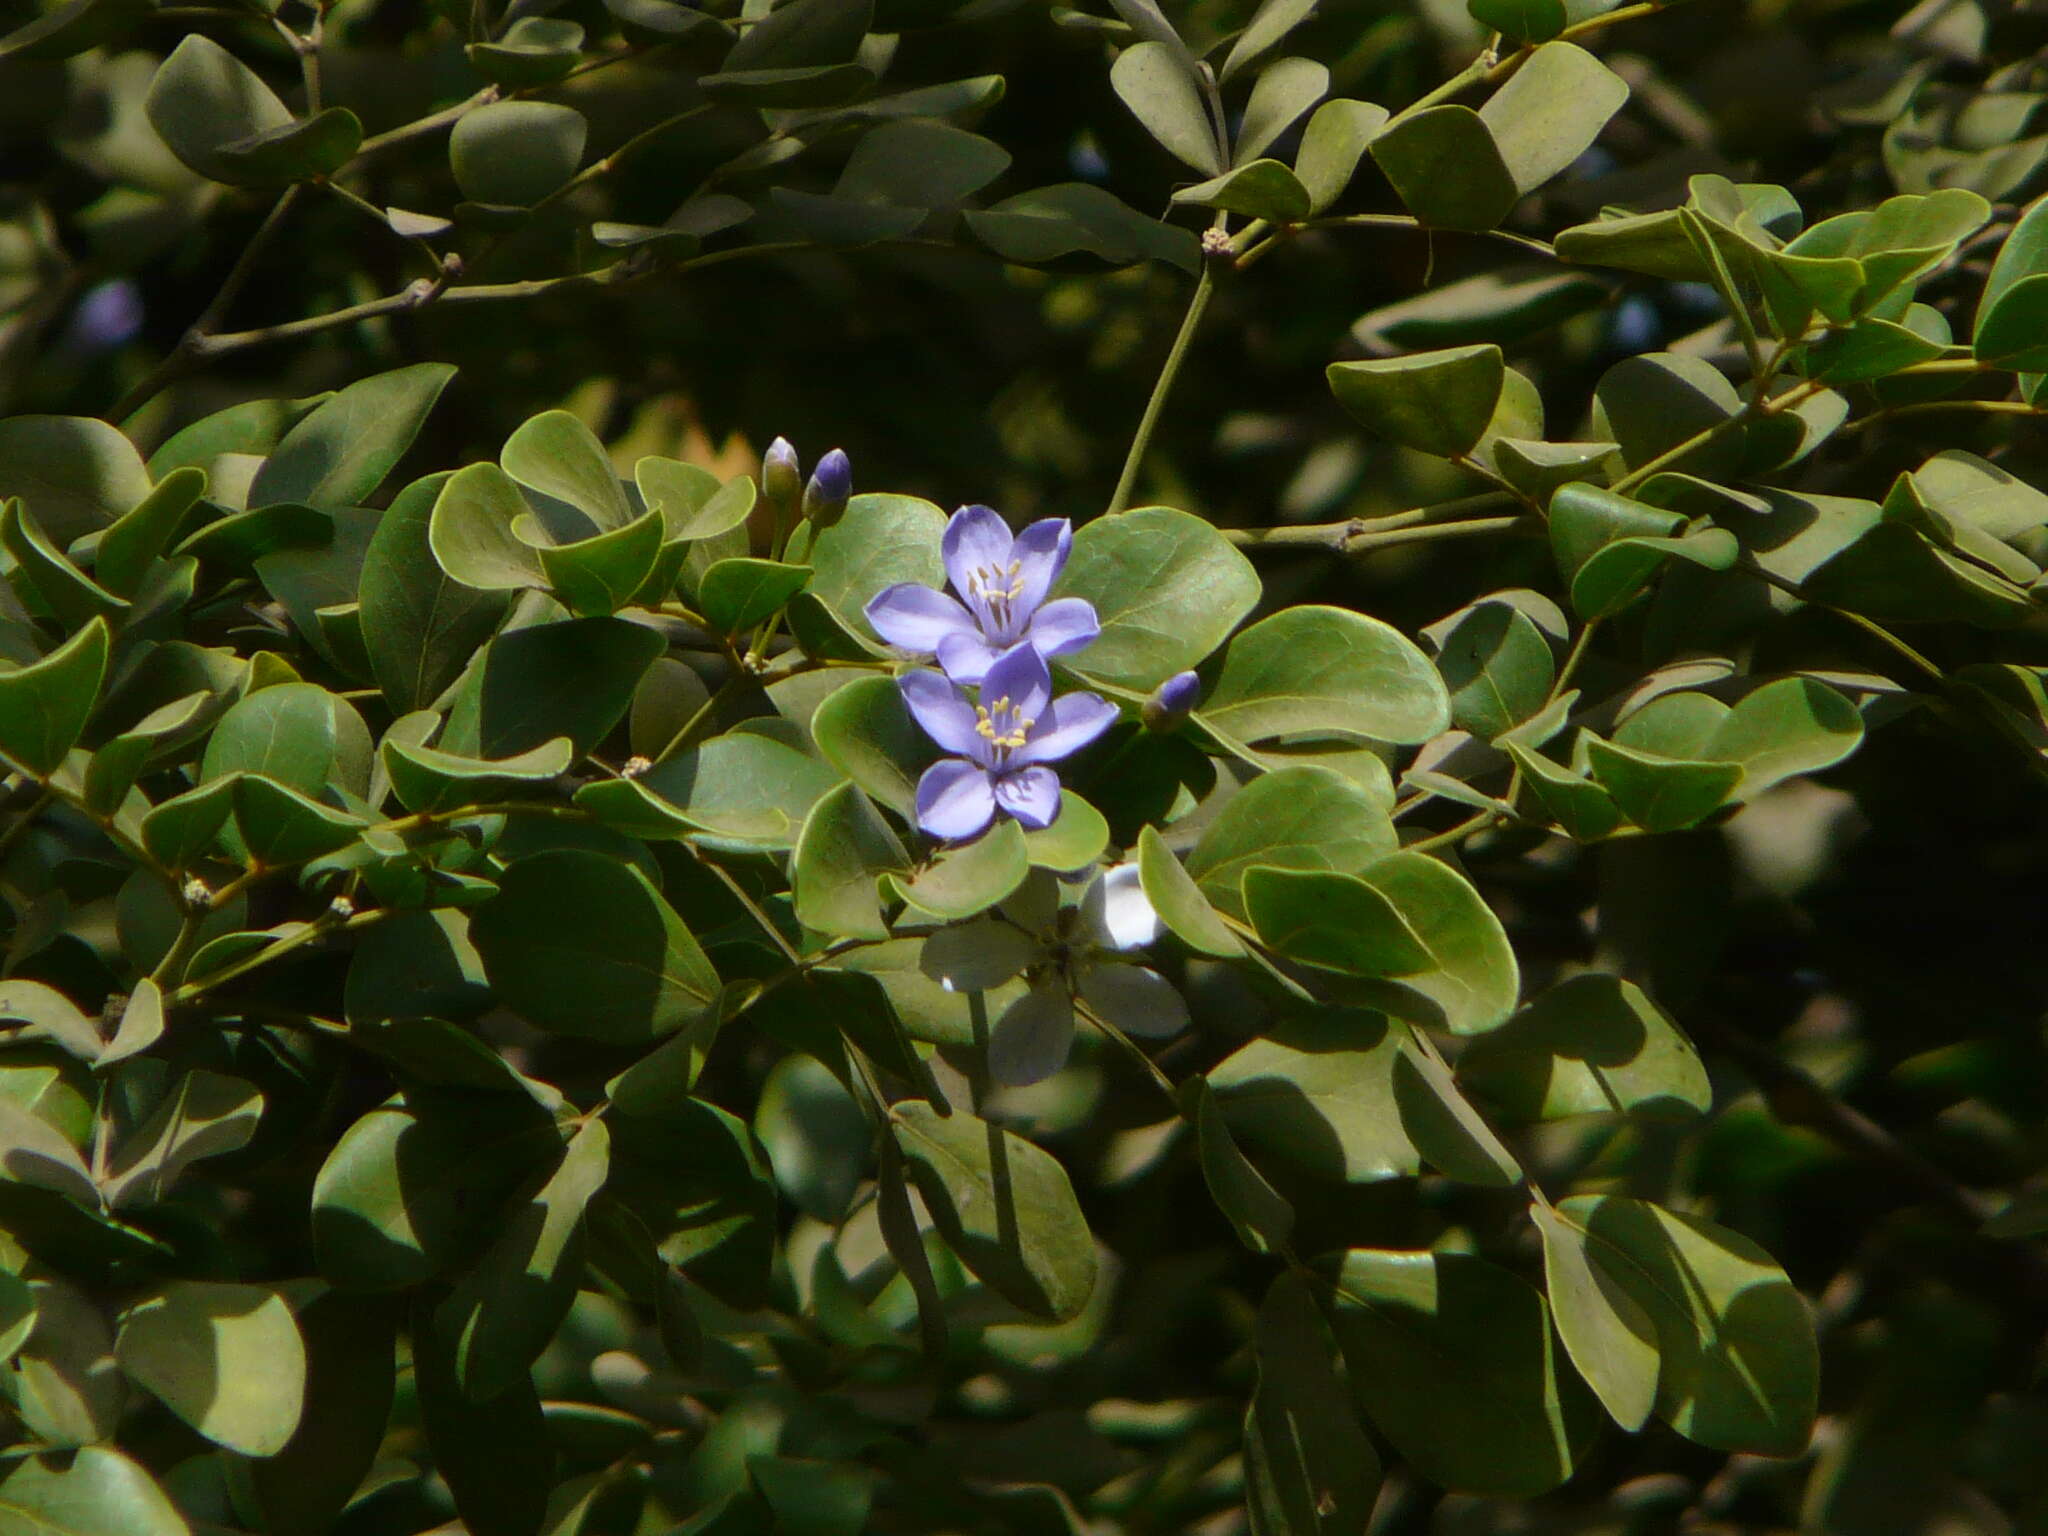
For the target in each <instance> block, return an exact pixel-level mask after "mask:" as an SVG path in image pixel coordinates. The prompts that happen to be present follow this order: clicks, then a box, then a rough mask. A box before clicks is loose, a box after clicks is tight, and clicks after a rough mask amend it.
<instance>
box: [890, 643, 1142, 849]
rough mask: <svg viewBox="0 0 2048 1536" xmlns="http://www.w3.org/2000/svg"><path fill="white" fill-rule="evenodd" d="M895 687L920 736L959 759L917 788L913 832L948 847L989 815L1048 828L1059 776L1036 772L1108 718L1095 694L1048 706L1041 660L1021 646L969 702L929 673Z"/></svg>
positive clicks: (1055, 810)
mask: <svg viewBox="0 0 2048 1536" xmlns="http://www.w3.org/2000/svg"><path fill="white" fill-rule="evenodd" d="M897 687H899V688H900V689H902V691H903V702H904V703H905V704H907V705H908V706H909V707H910V713H911V714H912V715H913V716H914V717H915V718H916V720H917V723H918V724H919V725H920V726H922V727H923V728H924V732H925V734H926V735H927V736H929V737H931V739H932V740H933V741H935V742H937V743H938V744H939V745H940V746H941V747H943V748H945V749H946V750H947V751H948V752H954V753H958V754H959V755H958V756H957V757H947V758H941V759H940V760H939V761H938V762H936V763H933V764H932V765H931V767H929V768H927V769H926V770H925V771H924V777H922V778H921V779H919V780H918V781H917V824H918V826H920V827H921V828H923V829H924V830H925V831H926V832H928V833H930V834H931V835H932V836H933V837H942V838H947V839H950V840H954V841H958V840H959V839H962V838H969V837H974V836H976V835H977V834H979V833H980V832H981V831H982V830H983V829H984V828H985V827H987V826H988V824H989V823H990V822H991V821H993V820H994V819H995V814H996V811H997V810H998V809H1001V810H1003V811H1006V812H1008V813H1009V814H1010V815H1011V816H1014V817H1015V818H1016V819H1017V820H1018V821H1020V822H1022V823H1023V824H1024V825H1025V826H1027V827H1043V826H1049V825H1050V824H1051V823H1052V820H1053V818H1054V817H1055V816H1057V815H1058V814H1059V809H1060V777H1059V775H1058V774H1056V773H1054V772H1053V771H1052V769H1050V768H1048V767H1046V766H1045V765H1046V764H1047V763H1051V762H1057V761H1058V760H1059V759H1060V758H1063V757H1066V756H1067V755H1069V754H1070V753H1073V752H1078V751H1079V750H1080V749H1081V748H1082V747H1085V746H1087V745H1088V743H1089V742H1091V741H1093V740H1094V739H1095V738H1096V737H1098V736H1100V735H1101V734H1102V733H1103V732H1104V731H1106V730H1108V729H1109V727H1110V726H1111V724H1112V723H1114V722H1115V720H1116V716H1117V711H1116V706H1115V705H1114V704H1112V703H1110V702H1109V701H1108V700H1107V699H1104V698H1101V697H1099V696H1098V695H1096V694H1092V693H1068V694H1062V695H1061V696H1060V697H1059V698H1057V699H1055V698H1054V697H1053V696H1052V673H1051V672H1050V671H1048V670H1047V668H1046V665H1045V658H1044V657H1043V656H1041V655H1039V654H1038V651H1037V649H1036V647H1034V646H1033V645H1030V644H1028V643H1027V644H1021V645H1017V646H1014V647H1012V648H1011V649H1009V650H1007V651H1005V652H1003V653H1002V654H1001V655H1000V656H998V657H997V658H996V659H995V661H994V662H993V663H992V664H991V665H990V666H989V668H988V670H987V672H986V674H985V675H984V676H983V678H982V680H981V698H982V702H981V703H979V704H971V703H969V702H968V700H967V696H966V695H965V694H963V693H962V692H961V691H960V690H959V689H958V688H956V687H955V686H954V685H953V684H952V683H950V682H948V681H947V680H946V679H945V678H943V677H941V676H940V675H939V674H938V673H936V672H907V673H905V674H904V675H903V676H902V677H901V678H899V679H898V680H897Z"/></svg>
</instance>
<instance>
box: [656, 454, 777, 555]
mask: <svg viewBox="0 0 2048 1536" xmlns="http://www.w3.org/2000/svg"><path fill="white" fill-rule="evenodd" d="M633 482H634V484H635V485H636V486H637V487H638V489H639V491H640V499H641V500H642V501H643V502H645V503H646V504H647V505H648V506H650V507H653V508H654V509H655V510H657V511H659V512H660V513H661V515H662V519H663V521H665V522H666V523H667V524H668V536H669V537H670V538H671V539H712V538H716V537H717V536H718V535H719V534H721V533H730V532H731V531H732V530H733V529H735V528H738V527H740V526H741V525H742V524H744V523H745V522H746V520H747V517H748V514H750V513H751V512H752V511H753V510H754V497H755V491H754V482H753V481H752V480H749V479H748V478H747V477H746V476H744V475H741V476H739V477H738V478H736V479H732V480H728V481H726V482H724V484H722V485H721V484H720V483H719V479H718V476H716V475H714V474H712V473H711V471H710V470H708V469H700V468H698V467H697V466H696V465H695V464H684V463H681V462H680V461H678V460H676V459H664V458H659V457H656V456H654V455H652V454H650V455H649V456H648V457H646V458H644V459H641V460H639V461H638V462H637V463H635V464H634V466H633Z"/></svg>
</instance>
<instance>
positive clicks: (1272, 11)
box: [1216, 0, 1315, 85]
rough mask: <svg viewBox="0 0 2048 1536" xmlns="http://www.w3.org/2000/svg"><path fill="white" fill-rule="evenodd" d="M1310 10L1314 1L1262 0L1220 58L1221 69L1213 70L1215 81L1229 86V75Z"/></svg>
mask: <svg viewBox="0 0 2048 1536" xmlns="http://www.w3.org/2000/svg"><path fill="white" fill-rule="evenodd" d="M1314 9H1315V0H1263V3H1262V4H1261V5H1260V6H1259V8H1258V10H1257V11H1255V12H1253V13H1252V19H1251V20H1250V21H1249V22H1247V23H1246V24H1245V29H1244V30H1243V31H1242V32H1240V33H1238V34H1237V38H1236V40H1235V41H1234V42H1232V43H1231V45H1230V52H1229V53H1228V54H1227V55H1225V56H1224V60H1223V68H1222V69H1221V70H1219V71H1217V75H1216V78H1217V80H1218V81H1219V82H1220V83H1222V84H1225V85H1227V84H1229V83H1230V77H1231V76H1232V75H1234V74H1236V73H1237V72H1238V71H1239V70H1240V69H1243V68H1244V67H1245V65H1247V64H1249V63H1251V62H1252V60H1254V59H1256V58H1258V57H1259V56H1260V55H1261V54H1263V53H1265V52H1266V51H1267V50H1268V49H1270V48H1272V47H1273V46H1274V45H1275V44H1277V43H1278V42H1279V41H1280V40H1281V39H1282V38H1283V37H1285V36H1286V35H1287V34H1288V33H1290V32H1292V31H1293V30H1294V29H1295V28H1296V27H1298V26H1300V25H1301V24H1302V23H1303V22H1304V21H1307V20H1308V18H1309V13H1310V12H1312V11H1313V10H1314Z"/></svg>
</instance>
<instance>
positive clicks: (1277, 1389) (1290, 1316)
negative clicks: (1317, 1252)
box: [1244, 1273, 1380, 1536]
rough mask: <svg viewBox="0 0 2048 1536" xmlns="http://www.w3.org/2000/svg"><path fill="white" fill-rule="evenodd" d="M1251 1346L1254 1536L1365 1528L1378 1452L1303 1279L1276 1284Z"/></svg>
mask: <svg viewBox="0 0 2048 1536" xmlns="http://www.w3.org/2000/svg"><path fill="white" fill-rule="evenodd" d="M1252 1342H1253V1349H1254V1351H1255V1353H1256V1355H1257V1358H1258V1365H1259V1377H1258V1384H1257V1386H1255V1387H1254V1388H1253V1390H1252V1400H1251V1405H1250V1407H1249V1408H1248V1409H1247V1410H1246V1412H1245V1419H1244V1461H1245V1503H1246V1505H1247V1507H1248V1510H1249V1513H1250V1515H1251V1528H1252V1536H1347V1533H1350V1532H1357V1531H1363V1530H1364V1529H1365V1528H1366V1525H1367V1522H1368V1521H1369V1520H1370V1519H1371V1517H1372V1509H1373V1502H1374V1500H1375V1498H1376V1497H1377V1495H1378V1493H1379V1486H1380V1458H1379V1453H1378V1452H1376V1451H1375V1450H1374V1449H1373V1446H1372V1441H1371V1440H1370V1439H1369V1438H1368V1437H1367V1435H1366V1433H1365V1430H1364V1429H1363V1428H1362V1427H1361V1426H1360V1424H1359V1422H1358V1415H1357V1412H1356V1410H1355V1409H1354V1408H1353V1407H1352V1405H1351V1402H1350V1399H1349V1396H1348V1394H1347V1393H1346V1392H1345V1390H1344V1383H1343V1380H1342V1378H1340V1377H1339V1376H1338V1374H1337V1370H1336V1366H1335V1363H1334V1361H1333V1359H1332V1344H1331V1341H1330V1339H1329V1336H1328V1334H1327V1332H1326V1330H1325V1328H1324V1325H1323V1321H1322V1314H1321V1312H1320V1310H1319V1309H1318V1308H1317V1306H1316V1303H1315V1298H1314V1296H1313V1295H1312V1294H1311V1293H1310V1291H1309V1289H1308V1287H1307V1285H1306V1284H1304V1283H1303V1282H1302V1280H1301V1279H1300V1277H1298V1276H1297V1275H1294V1274H1292V1273H1288V1274H1282V1275H1279V1276H1277V1277H1275V1279H1274V1281H1273V1284H1272V1286H1271V1288H1270V1289H1268V1290H1267V1292H1266V1300H1265V1303H1264V1304H1263V1305H1262V1306H1261V1307H1260V1308H1259V1317H1258V1324H1257V1327H1256V1330H1255V1332H1254V1334H1253V1336H1252Z"/></svg>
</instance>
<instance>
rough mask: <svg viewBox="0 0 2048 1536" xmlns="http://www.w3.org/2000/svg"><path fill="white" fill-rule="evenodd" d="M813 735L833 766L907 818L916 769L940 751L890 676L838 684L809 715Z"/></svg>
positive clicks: (912, 804) (912, 802) (913, 802)
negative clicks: (920, 727)
mask: <svg viewBox="0 0 2048 1536" xmlns="http://www.w3.org/2000/svg"><path fill="white" fill-rule="evenodd" d="M811 736H812V739H813V740H815V741H816V742H817V744H818V750H819V751H820V752H822V753H824V754H825V758H826V760H827V761H828V762H830V763H831V764H832V766H833V767H834V768H837V769H838V770H839V771H840V772H841V773H843V774H845V775H846V776H847V777H848V778H849V779H851V780H853V782H854V783H856V784H858V785H859V786H860V787H861V788H862V789H863V790H865V791H867V793H868V794H869V795H871V796H873V797H874V798H875V799H876V800H879V801H880V802H881V803H882V804H883V805H886V806H887V807H888V808H889V809H890V810H892V811H894V812H895V813H896V814H897V815H899V816H902V817H904V818H906V819H908V818H909V817H910V816H911V815H912V814H913V813H914V811H915V810H916V804H917V781H918V777H919V775H921V774H922V773H923V772H924V770H925V769H926V768H927V767H929V766H930V765H931V763H932V762H933V761H934V760H935V759H936V758H937V756H938V755H939V753H938V748H937V746H936V745H935V744H934V743H933V742H932V740H931V738H930V737H928V736H926V735H925V734H924V732H923V731H921V730H920V729H918V725H917V722H916V721H915V720H913V719H911V718H910V711H909V710H908V709H907V708H905V707H904V704H903V694H902V692H901V690H899V689H898V688H897V686H896V679H894V678H893V677H863V678H859V679H857V680H856V681H854V682H851V683H848V684H847V685H846V686H845V687H843V688H840V689H838V690H837V691H836V692H834V693H833V694H832V695H831V696H830V697H828V698H827V699H826V700H825V702H824V703H822V704H820V705H819V706H818V708H817V712H816V713H815V714H813V715H812V716H811Z"/></svg>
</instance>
